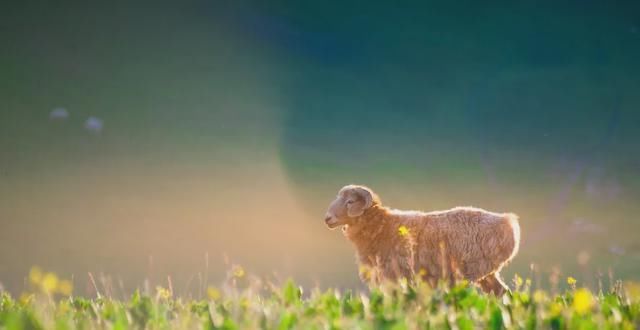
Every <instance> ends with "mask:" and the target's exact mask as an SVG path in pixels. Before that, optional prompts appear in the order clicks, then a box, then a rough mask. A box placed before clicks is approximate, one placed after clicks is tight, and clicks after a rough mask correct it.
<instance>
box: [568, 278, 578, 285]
mask: <svg viewBox="0 0 640 330" xmlns="http://www.w3.org/2000/svg"><path fill="white" fill-rule="evenodd" d="M576 282H577V281H576V279H575V278H573V277H571V276H569V277H567V284H569V285H571V286H572V287H573V286H575V285H576Z"/></svg>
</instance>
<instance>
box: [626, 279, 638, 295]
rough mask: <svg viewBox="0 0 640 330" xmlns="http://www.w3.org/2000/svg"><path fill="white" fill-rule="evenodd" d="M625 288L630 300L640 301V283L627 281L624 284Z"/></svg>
mask: <svg viewBox="0 0 640 330" xmlns="http://www.w3.org/2000/svg"><path fill="white" fill-rule="evenodd" d="M624 287H625V289H626V290H627V294H628V295H629V297H630V298H633V299H640V282H634V281H627V282H625V283H624Z"/></svg>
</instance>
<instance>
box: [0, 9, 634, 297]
mask: <svg viewBox="0 0 640 330" xmlns="http://www.w3.org/2000/svg"><path fill="white" fill-rule="evenodd" d="M0 40H1V41H2V45H1V47H0V283H1V284H2V286H3V287H5V288H7V289H9V290H11V291H15V292H19V291H21V290H22V289H23V286H24V284H23V283H24V277H25V276H26V274H27V273H28V271H29V268H30V267H31V266H32V265H39V266H41V267H43V268H45V269H47V270H53V271H56V272H58V273H60V274H61V275H63V276H65V277H69V276H73V277H74V281H75V282H76V288H77V289H79V291H77V292H78V293H80V294H82V293H84V292H85V291H84V287H85V283H86V281H87V272H93V273H95V274H101V273H104V274H107V275H108V276H110V277H112V278H113V279H114V280H115V279H117V281H121V282H122V283H123V287H124V288H125V290H127V289H131V288H134V287H136V286H137V285H140V284H141V283H142V282H143V281H144V279H148V280H149V281H152V282H163V281H164V279H165V278H166V276H171V277H172V278H173V281H174V283H176V284H174V285H175V287H176V290H177V291H178V292H182V293H188V292H193V290H197V286H198V285H196V284H194V283H195V281H196V280H194V278H202V277H206V279H207V281H211V282H215V281H219V280H220V279H221V278H222V277H223V276H224V273H225V271H226V270H227V269H228V265H225V262H224V261H223V259H224V257H223V256H224V255H226V256H228V258H229V259H230V260H231V262H233V263H240V264H242V265H244V266H245V268H246V269H247V271H248V272H250V273H257V274H271V273H274V272H275V273H277V274H278V276H281V277H288V276H293V277H295V278H296V279H297V280H298V281H299V282H301V283H303V284H319V285H321V286H329V285H333V286H338V287H361V286H360V284H359V281H358V278H357V268H356V266H355V258H354V250H353V249H352V247H351V246H350V244H349V243H348V242H347V241H346V240H345V239H344V238H343V237H342V235H341V234H340V233H339V232H331V231H328V230H327V229H326V228H325V226H324V224H323V222H322V219H323V216H324V212H325V209H326V206H327V205H328V203H329V202H330V201H331V200H332V199H333V197H334V196H335V193H336V192H337V191H338V189H339V188H340V187H341V186H343V185H345V184H348V183H359V184H366V185H369V186H370V187H372V188H373V189H374V190H376V191H377V192H378V193H379V194H380V196H381V197H382V200H383V202H384V203H385V204H388V205H390V206H393V207H395V208H406V209H422V210H437V209H445V208H449V207H453V206H457V205H474V206H478V207H483V208H486V209H489V210H493V211H511V212H515V213H518V214H519V215H520V218H521V226H522V230H523V239H522V246H521V249H520V254H519V256H518V257H517V258H516V260H515V262H514V263H513V265H511V266H509V267H508V268H507V269H506V270H505V276H506V277H510V276H511V275H512V274H513V273H515V272H518V273H520V274H523V275H527V274H529V272H530V265H531V264H532V263H533V264H535V265H536V269H537V271H536V272H538V273H539V274H541V275H540V276H542V277H544V276H546V275H545V274H548V273H550V272H552V270H553V269H556V270H559V271H561V272H562V273H564V274H572V275H574V277H576V278H578V280H580V281H584V282H586V283H591V284H594V283H596V281H597V279H598V276H600V274H603V276H605V277H606V276H607V273H608V272H609V271H612V272H613V273H614V274H615V276H616V277H621V278H624V279H636V280H637V279H640V277H639V276H640V275H639V273H638V271H640V240H638V230H640V224H639V223H638V221H639V219H638V217H637V214H640V203H638V200H639V197H640V175H639V174H640V173H639V172H640V154H639V153H638V152H637V143H638V142H639V141H640V130H639V128H640V109H639V107H640V62H639V60H638V59H640V3H639V2H637V1H628V2H624V1H505V2H492V3H491V4H486V3H481V2H477V1H456V2H451V1H438V2H435V1H415V2H406V3H402V4H389V3H387V2H374V1H366V2H365V1H362V2H352V3H351V4H348V5H347V4H344V3H342V2H315V3H302V2H293V1H289V2H285V1H269V2H259V1H255V2H250V1H231V2H224V1H215V0H209V1H192V0H190V1H174V2H171V1H153V2H150V1H149V2H130V1H109V2H96V3H89V2H81V1H56V2H41V1H29V0H28V1H11V2H3V3H2V4H1V5H0ZM207 260H208V261H207Z"/></svg>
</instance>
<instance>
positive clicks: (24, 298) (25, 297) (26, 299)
mask: <svg viewBox="0 0 640 330" xmlns="http://www.w3.org/2000/svg"><path fill="white" fill-rule="evenodd" d="M33 298H34V297H33V294H30V293H22V294H21V295H20V304H22V306H27V305H29V304H31V302H32V301H33Z"/></svg>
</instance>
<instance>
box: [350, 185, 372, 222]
mask: <svg viewBox="0 0 640 330" xmlns="http://www.w3.org/2000/svg"><path fill="white" fill-rule="evenodd" d="M353 192H354V193H355V194H356V195H358V197H360V198H361V199H362V200H359V201H358V202H356V203H352V204H350V205H348V206H347V215H349V217H351V218H355V217H359V216H361V215H362V214H363V213H364V211H365V210H366V209H368V208H370V207H371V206H372V205H373V192H371V191H370V190H369V189H366V188H362V187H356V188H353Z"/></svg>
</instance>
